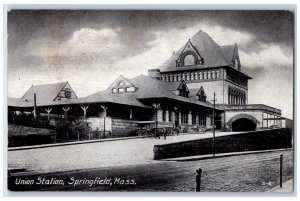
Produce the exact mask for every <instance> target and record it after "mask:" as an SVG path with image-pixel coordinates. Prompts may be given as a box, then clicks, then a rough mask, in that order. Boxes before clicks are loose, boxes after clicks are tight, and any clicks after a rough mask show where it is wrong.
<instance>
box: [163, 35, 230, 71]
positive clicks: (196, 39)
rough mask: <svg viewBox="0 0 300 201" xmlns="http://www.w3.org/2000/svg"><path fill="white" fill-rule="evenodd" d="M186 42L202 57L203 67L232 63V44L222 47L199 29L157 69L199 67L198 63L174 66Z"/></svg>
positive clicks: (176, 69)
mask: <svg viewBox="0 0 300 201" xmlns="http://www.w3.org/2000/svg"><path fill="white" fill-rule="evenodd" d="M188 43H191V44H192V46H193V48H194V49H195V50H196V52H197V53H198V54H200V55H201V57H202V58H204V64H203V65H201V68H203V67H219V66H228V65H232V63H231V59H229V57H230V55H231V56H233V53H234V47H235V46H234V45H230V46H223V47H222V48H221V47H220V46H219V45H218V44H217V43H216V42H215V41H214V40H213V39H212V38H211V37H210V36H209V35H208V34H207V33H205V32H203V31H201V30H200V31H199V32H198V33H196V34H195V35H194V36H193V37H192V38H191V39H189V41H188V42H187V43H186V44H184V45H183V46H182V47H181V48H180V49H179V50H177V51H176V52H175V53H174V54H173V55H172V56H171V57H170V58H169V59H168V60H167V61H166V62H165V63H163V64H162V65H161V66H160V67H159V69H160V70H161V71H178V70H183V69H195V68H199V67H200V66H198V65H191V66H184V67H176V61H177V60H178V58H179V57H180V56H181V54H182V53H183V52H184V51H185V48H186V46H187V44H188Z"/></svg>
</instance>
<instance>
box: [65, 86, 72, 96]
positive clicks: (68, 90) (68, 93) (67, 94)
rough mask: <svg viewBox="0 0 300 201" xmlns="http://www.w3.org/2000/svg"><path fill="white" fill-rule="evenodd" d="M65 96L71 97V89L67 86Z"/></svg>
mask: <svg viewBox="0 0 300 201" xmlns="http://www.w3.org/2000/svg"><path fill="white" fill-rule="evenodd" d="M65 98H71V90H70V89H68V88H66V89H65Z"/></svg>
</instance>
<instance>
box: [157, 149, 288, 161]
mask: <svg viewBox="0 0 300 201" xmlns="http://www.w3.org/2000/svg"><path fill="white" fill-rule="evenodd" d="M285 150H292V148H288V149H271V150H259V151H242V152H229V153H217V154H215V156H213V155H212V154H208V155H196V156H185V157H178V158H166V159H161V161H197V160H206V159H212V158H221V157H229V156H239V155H247V154H257V153H267V152H276V151H285Z"/></svg>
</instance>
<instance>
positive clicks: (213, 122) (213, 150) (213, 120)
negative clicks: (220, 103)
mask: <svg viewBox="0 0 300 201" xmlns="http://www.w3.org/2000/svg"><path fill="white" fill-rule="evenodd" d="M216 100H217V99H216V93H214V99H213V102H214V107H213V116H212V117H213V118H212V126H213V128H212V129H213V130H212V131H213V144H212V152H213V156H215V137H216V132H215V107H216Z"/></svg>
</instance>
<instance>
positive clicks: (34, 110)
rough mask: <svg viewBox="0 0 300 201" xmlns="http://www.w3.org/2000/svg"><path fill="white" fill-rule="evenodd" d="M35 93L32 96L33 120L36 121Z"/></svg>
mask: <svg viewBox="0 0 300 201" xmlns="http://www.w3.org/2000/svg"><path fill="white" fill-rule="evenodd" d="M36 114H37V113H36V93H34V94H33V119H34V120H36Z"/></svg>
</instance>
